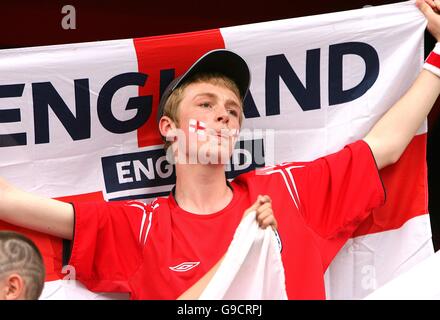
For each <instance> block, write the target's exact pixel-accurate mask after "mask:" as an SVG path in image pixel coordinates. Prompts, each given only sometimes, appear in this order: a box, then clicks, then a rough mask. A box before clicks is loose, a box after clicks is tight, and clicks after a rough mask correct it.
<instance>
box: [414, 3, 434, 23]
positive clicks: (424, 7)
mask: <svg viewBox="0 0 440 320" xmlns="http://www.w3.org/2000/svg"><path fill="white" fill-rule="evenodd" d="M416 5H417V7H418V8H419V10H420V11H421V12H422V13H423V15H424V16H425V18H426V19H429V18H430V17H432V15H435V14H436V13H435V12H434V10H433V9H432V8H431V6H430V5H429V4H428V3H427V2H426V1H425V0H417V1H416Z"/></svg>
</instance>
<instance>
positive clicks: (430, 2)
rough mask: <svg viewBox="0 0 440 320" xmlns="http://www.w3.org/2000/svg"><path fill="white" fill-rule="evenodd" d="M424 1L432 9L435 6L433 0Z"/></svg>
mask: <svg viewBox="0 0 440 320" xmlns="http://www.w3.org/2000/svg"><path fill="white" fill-rule="evenodd" d="M425 2H426V3H427V4H429V6H430V7H431V8H432V9H435V8H437V6H436V4H435V2H434V0H425Z"/></svg>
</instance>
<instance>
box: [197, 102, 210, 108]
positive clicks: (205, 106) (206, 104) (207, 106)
mask: <svg viewBox="0 0 440 320" xmlns="http://www.w3.org/2000/svg"><path fill="white" fill-rule="evenodd" d="M199 106H200V107H202V108H210V107H211V103H209V102H202V103H200V104H199Z"/></svg>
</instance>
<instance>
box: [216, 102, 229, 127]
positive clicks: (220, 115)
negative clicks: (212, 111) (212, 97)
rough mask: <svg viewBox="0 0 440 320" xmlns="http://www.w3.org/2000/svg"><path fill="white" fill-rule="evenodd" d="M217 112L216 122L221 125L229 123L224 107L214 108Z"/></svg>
mask: <svg viewBox="0 0 440 320" xmlns="http://www.w3.org/2000/svg"><path fill="white" fill-rule="evenodd" d="M216 109H217V110H216V111H217V112H216V120H217V121H218V122H222V123H226V124H227V123H228V122H229V114H228V111H227V110H226V108H225V107H224V106H221V107H220V106H219V107H218V108H216Z"/></svg>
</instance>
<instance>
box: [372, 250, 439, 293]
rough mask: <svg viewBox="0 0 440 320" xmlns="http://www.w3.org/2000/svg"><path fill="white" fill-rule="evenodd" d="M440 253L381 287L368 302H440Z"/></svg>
mask: <svg viewBox="0 0 440 320" xmlns="http://www.w3.org/2000/svg"><path fill="white" fill-rule="evenodd" d="M439 270H440V251H437V252H436V253H435V254H434V255H432V256H430V257H428V258H426V259H425V260H423V261H422V262H419V263H418V264H417V265H416V266H414V267H412V268H411V269H410V270H409V271H407V272H405V273H403V274H401V275H400V276H398V277H397V278H395V279H393V280H391V281H390V282H388V283H387V284H385V285H384V286H383V287H380V288H379V289H377V290H376V291H374V292H373V293H371V294H370V295H368V296H366V297H365V299H366V300H439V299H440V272H439Z"/></svg>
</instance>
